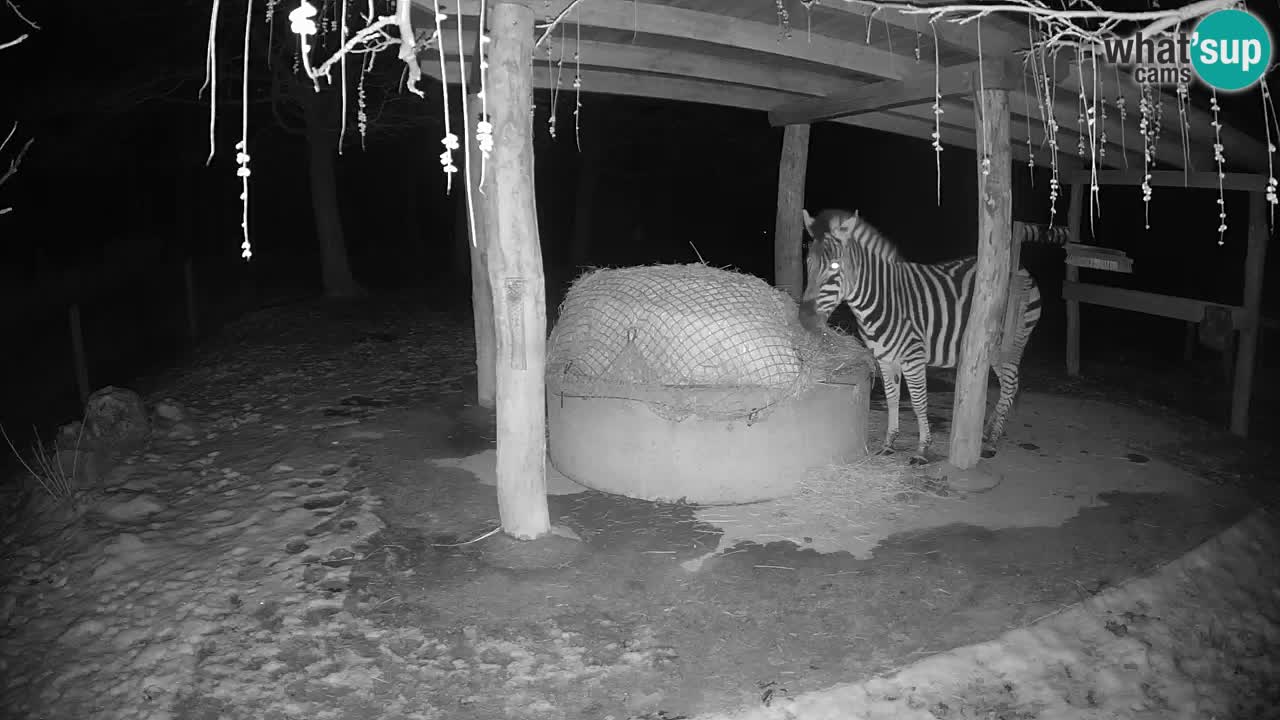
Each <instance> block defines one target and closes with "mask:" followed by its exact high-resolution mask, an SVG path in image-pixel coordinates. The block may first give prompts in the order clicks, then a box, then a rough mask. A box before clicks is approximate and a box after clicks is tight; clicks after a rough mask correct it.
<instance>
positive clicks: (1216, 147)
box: [1209, 89, 1227, 247]
mask: <svg viewBox="0 0 1280 720" xmlns="http://www.w3.org/2000/svg"><path fill="white" fill-rule="evenodd" d="M1209 109H1210V110H1212V111H1213V122H1212V123H1211V124H1212V125H1213V161H1214V162H1216V163H1217V164H1218V246H1219V247H1221V246H1222V245H1223V244H1224V243H1226V233H1227V199H1226V195H1225V193H1223V191H1222V180H1223V179H1224V178H1226V177H1227V174H1226V173H1225V172H1224V171H1223V169H1222V166H1223V164H1224V163H1226V161H1227V158H1226V156H1224V155H1223V154H1222V122H1221V121H1219V120H1218V111H1219V110H1220V109H1221V108H1219V107H1218V91H1217V89H1214V91H1213V94H1212V95H1211V96H1210V98H1209Z"/></svg>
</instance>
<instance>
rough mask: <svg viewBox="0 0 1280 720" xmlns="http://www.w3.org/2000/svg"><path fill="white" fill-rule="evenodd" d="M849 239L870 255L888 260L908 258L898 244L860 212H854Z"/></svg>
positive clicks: (896, 260) (901, 260) (894, 260)
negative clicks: (903, 254)
mask: <svg viewBox="0 0 1280 720" xmlns="http://www.w3.org/2000/svg"><path fill="white" fill-rule="evenodd" d="M849 240H850V241H852V242H854V243H856V244H857V245H858V247H859V248H860V249H861V250H862V251H863V252H865V253H867V254H868V255H871V256H872V257H874V258H877V259H879V260H884V261H886V262H904V261H905V260H906V258H904V257H903V256H902V253H901V252H900V251H899V250H898V245H897V244H896V243H894V242H893V241H892V240H890V239H889V237H888V236H887V235H885V234H884V233H882V232H880V230H879V229H878V228H876V226H874V225H872V224H871V223H869V222H867V219H866V218H864V217H862V215H861V214H860V213H858V212H856V211H855V212H854V213H853V232H852V233H851V234H850V237H849Z"/></svg>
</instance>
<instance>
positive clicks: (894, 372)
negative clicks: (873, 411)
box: [877, 360, 902, 455]
mask: <svg viewBox="0 0 1280 720" xmlns="http://www.w3.org/2000/svg"><path fill="white" fill-rule="evenodd" d="M880 380H881V382H882V383H883V385H884V404H885V408H886V409H888V411H889V427H888V428H886V429H885V432H884V447H882V448H880V452H879V453H877V454H878V455H892V454H893V443H894V441H895V440H897V439H898V403H899V402H900V396H899V395H898V393H899V391H900V389H901V384H902V368H901V367H900V366H899V365H898V364H897V363H892V362H889V361H887V360H881V361H880Z"/></svg>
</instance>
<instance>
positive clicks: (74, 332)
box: [67, 303, 89, 405]
mask: <svg viewBox="0 0 1280 720" xmlns="http://www.w3.org/2000/svg"><path fill="white" fill-rule="evenodd" d="M67 320H68V325H70V329H71V355H72V357H73V358H74V361H75V366H76V387H77V388H79V390H80V404H82V405H83V404H84V403H86V402H88V400H89V361H88V358H87V357H85V352H84V331H83V329H82V328H81V327H80V304H79V303H73V304H72V305H71V310H70V312H68V319H67Z"/></svg>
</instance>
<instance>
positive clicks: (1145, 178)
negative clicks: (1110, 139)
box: [1138, 83, 1155, 230]
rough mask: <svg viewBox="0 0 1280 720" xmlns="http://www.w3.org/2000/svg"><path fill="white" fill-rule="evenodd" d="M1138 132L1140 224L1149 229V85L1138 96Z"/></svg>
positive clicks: (1142, 88) (1151, 149) (1150, 143)
mask: <svg viewBox="0 0 1280 720" xmlns="http://www.w3.org/2000/svg"><path fill="white" fill-rule="evenodd" d="M1138 112H1139V113H1141V115H1142V117H1141V119H1139V120H1138V132H1140V133H1142V222H1143V226H1144V227H1145V228H1146V229H1147V230H1150V229H1151V160H1152V154H1153V149H1154V143H1153V142H1152V139H1151V138H1152V130H1151V123H1152V119H1153V118H1154V117H1155V112H1154V111H1153V110H1152V109H1151V83H1143V84H1142V86H1141V90H1140V94H1139V96H1138Z"/></svg>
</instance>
